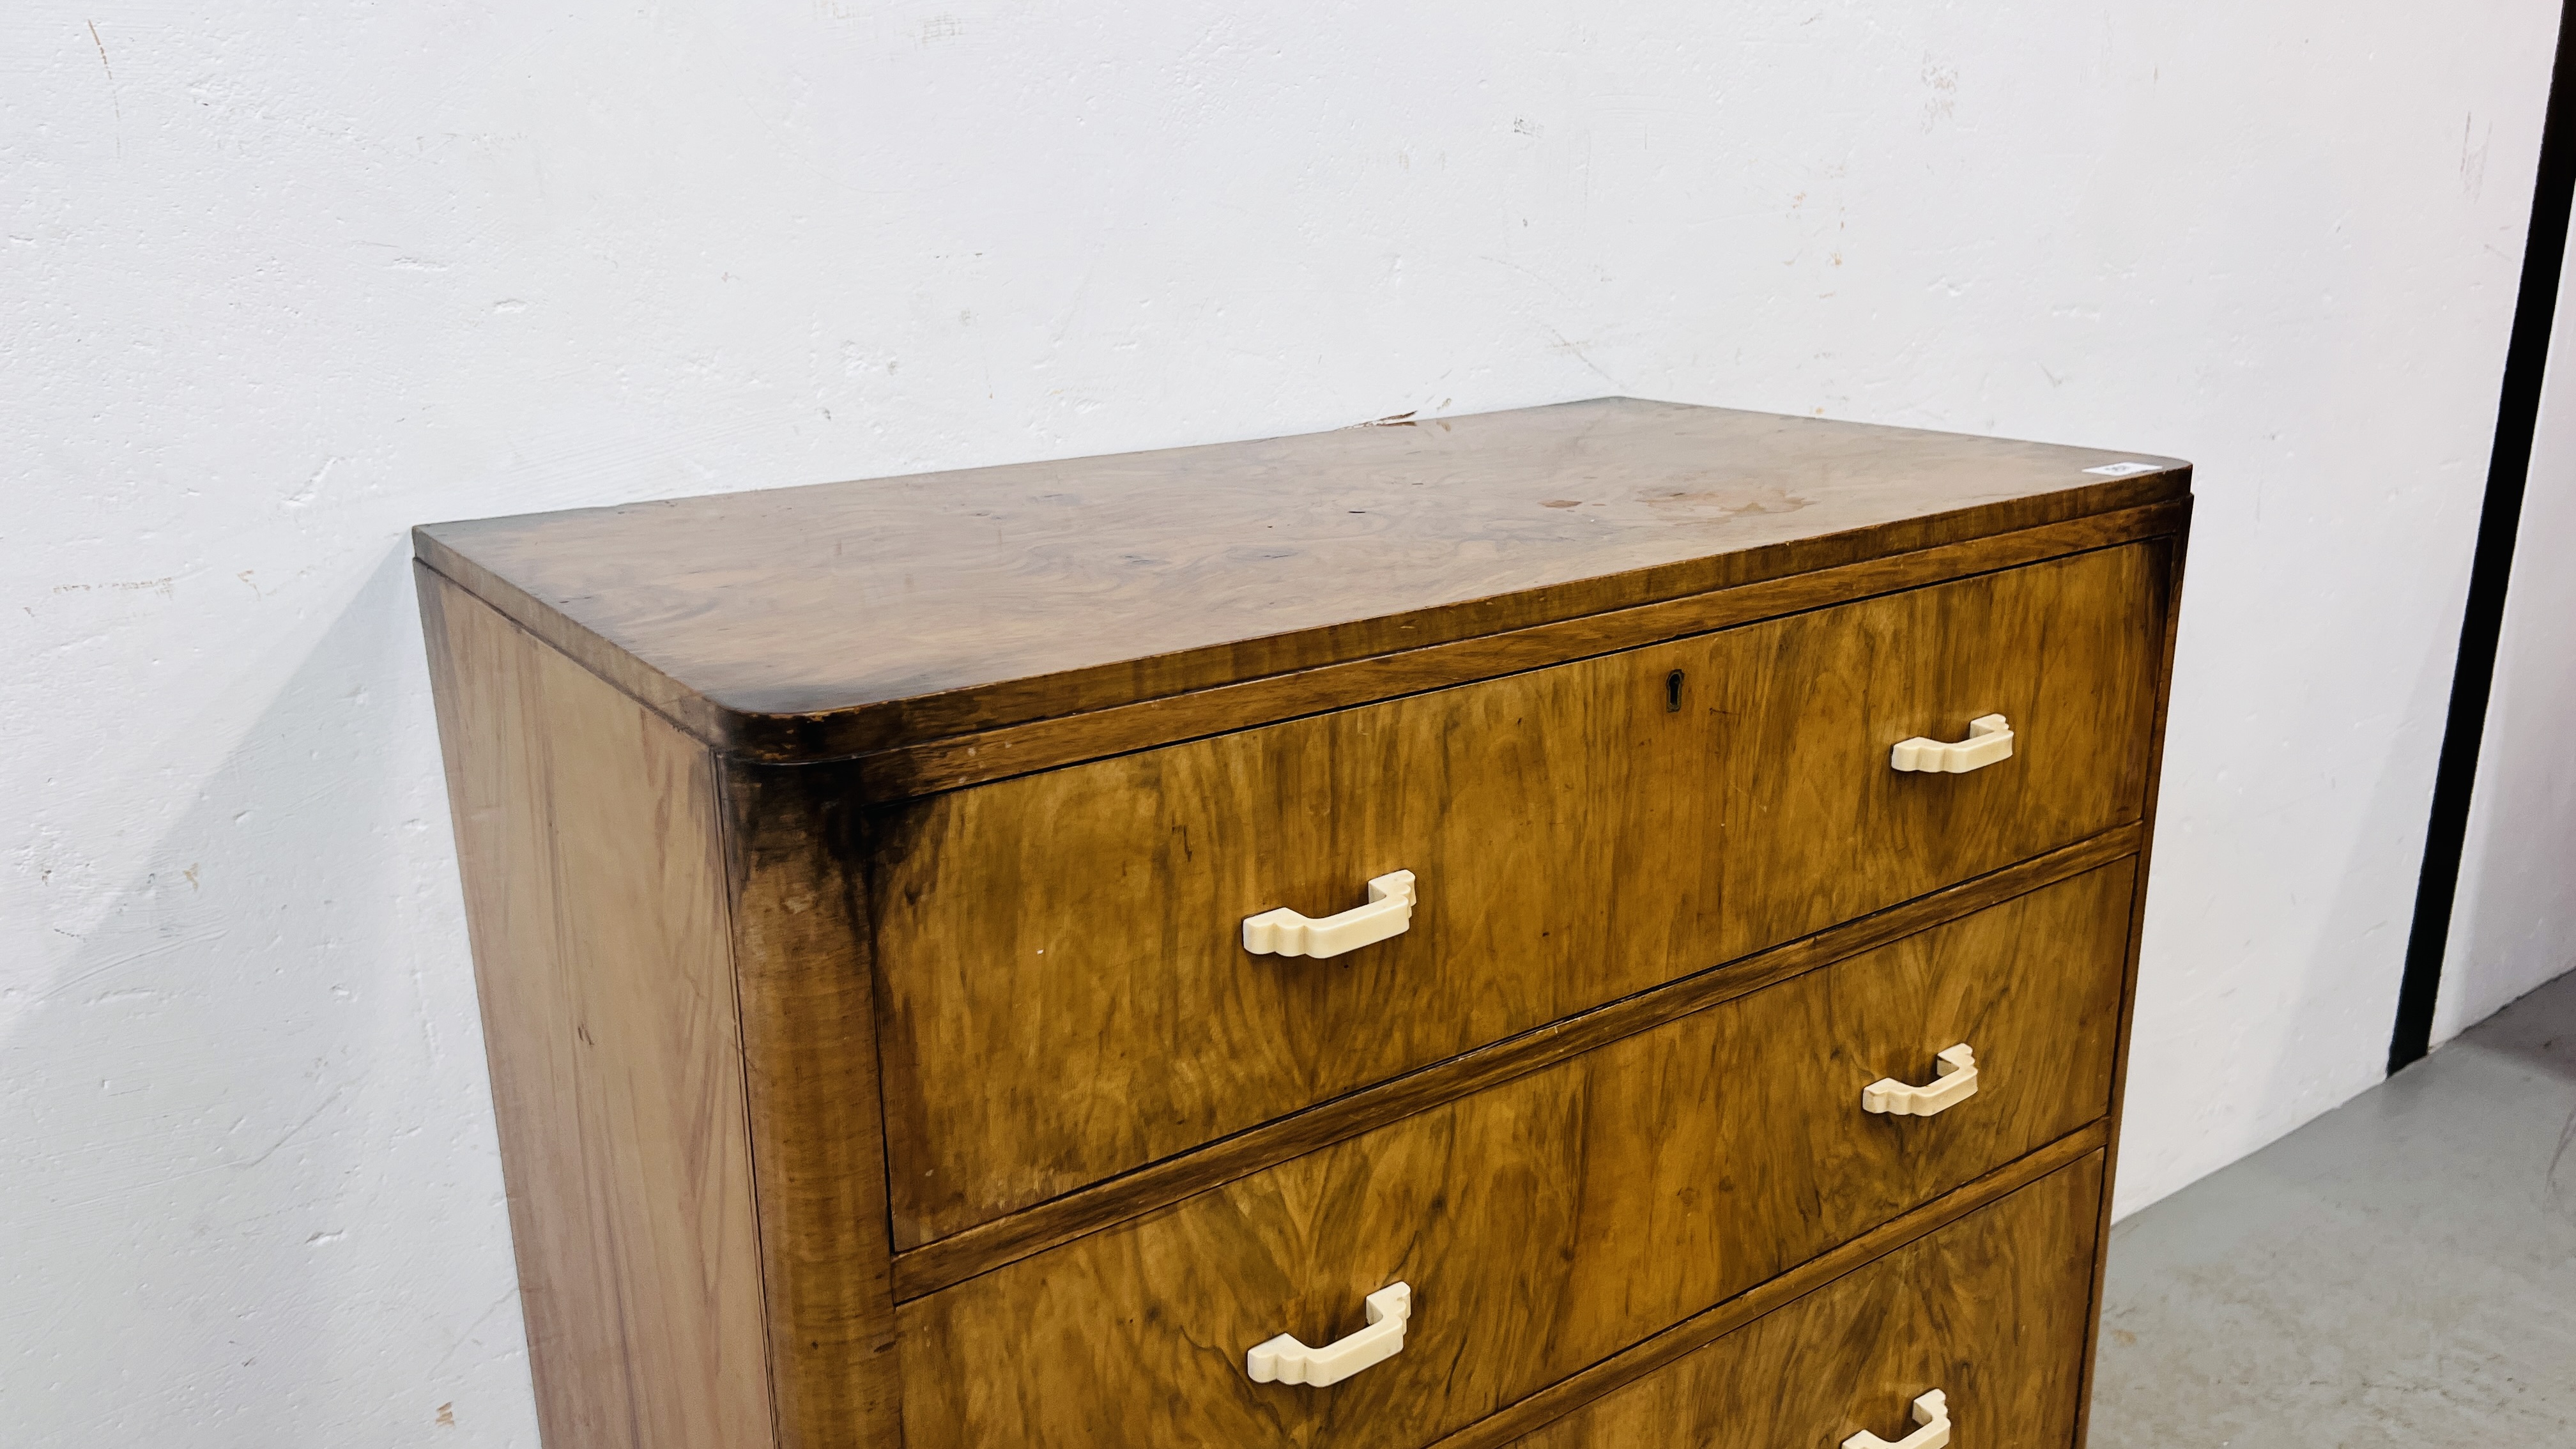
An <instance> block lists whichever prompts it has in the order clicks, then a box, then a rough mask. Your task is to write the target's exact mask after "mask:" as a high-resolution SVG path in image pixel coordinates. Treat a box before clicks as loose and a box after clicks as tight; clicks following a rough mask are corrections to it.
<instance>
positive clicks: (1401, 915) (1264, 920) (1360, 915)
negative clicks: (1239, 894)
mask: <svg viewBox="0 0 2576 1449" xmlns="http://www.w3.org/2000/svg"><path fill="white" fill-rule="evenodd" d="M1368 896H1369V903H1368V904H1367V905H1364V906H1353V907H1351V908H1350V909H1349V910H1347V911H1344V912H1342V913H1341V914H1340V915H1338V916H1326V917H1324V918H1323V919H1322V920H1320V921H1315V920H1309V919H1307V918H1306V917H1304V916H1301V915H1299V914H1297V913H1296V912H1295V911H1292V910H1290V909H1288V908H1287V907H1286V906H1281V907H1280V908H1279V909H1277V910H1275V911H1263V912H1262V913H1261V914H1260V915H1257V916H1246V917H1244V918H1243V949H1245V950H1247V951H1249V952H1251V953H1252V954H1253V955H1255V956H1339V955H1340V954H1342V953H1343V952H1344V951H1356V950H1358V949H1359V948H1360V947H1362V946H1365V945H1368V944H1370V943H1371V942H1373V941H1383V940H1385V939H1386V938H1387V937H1389V936H1401V935H1403V934H1404V932H1405V930H1406V928H1407V927H1410V926H1411V925H1412V924H1413V900H1414V890H1413V872H1411V871H1409V870H1399V871H1392V872H1390V873H1388V874H1386V875H1382V876H1379V877H1378V878H1376V879H1375V880H1372V881H1370V882H1369V883H1368Z"/></svg>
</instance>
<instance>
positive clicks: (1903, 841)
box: [869, 542, 2164, 1249]
mask: <svg viewBox="0 0 2576 1449" xmlns="http://www.w3.org/2000/svg"><path fill="white" fill-rule="evenodd" d="M2162 548H2163V545H2162V544H2161V543H2156V542H2150V543H2145V544H2134V545H2128V546H2124V547H2120V548H2113V549H2105V550H2100V551H2096V552H2093V553H2087V554H2081V555H2076V556H2074V557H2070V558H2065V559H2059V560H2054V561H2051V562H2047V563H2042V564H2037V565H2032V566H2029V567H2025V568H2020V569H2015V570H2011V571H2008V572H2004V573H1998V574H1990V575H1981V576H1978V577H1975V578H1969V579H1963V580H1958V581H1954V582H1951V583H1947V584H1942V585H1938V586H1935V587H1932V588H1927V589H1920V590H1915V591H1911V592H1908V593H1903V594H1895V595H1889V596H1886V597H1883V598H1879V599H1873V600H1869V601H1866V602H1862V603H1857V604H1850V605H1844V606H1842V607H1839V608H1835V609H1830V610H1823V611H1818V612H1815V613H1810V614H1804V615H1799V616H1795V617H1793V618H1790V619H1785V620H1774V621H1771V622H1768V623H1764V624H1759V625H1751V626H1747V627H1745V628H1742V629H1737V630H1728V631H1721V632H1718V633H1714V634H1709V635H1704V636H1700V637H1698V638H1695V639H1689V640H1683V641H1679V642H1676V643H1672V644H1667V645H1660V646H1656V647H1653V648H1647V649H1640V650H1634V651H1629V652H1626V653H1622V654H1617V655H1611V656H1607V657H1604V658H1601V659H1595V660H1589V661H1585V662H1582V663H1577V664H1571V665H1565V666H1560V667H1557V668H1553V669H1547V670H1538V671H1532V672H1530V673H1527V674H1520V675H1514V676H1511V677H1509V678H1506V679H1501V680H1495V681H1490V682H1487V683H1483V684H1479V685H1475V686H1472V687H1467V688H1460V689H1453V690H1444V691H1436V692H1433V693H1429V694H1423V695H1416V696H1411V697H1408V698H1405V699H1400V700H1395V701H1390V702H1388V703H1385V704H1381V705H1374V706H1370V707H1368V708H1365V709H1358V710H1350V711H1344V712H1341V713H1337V714H1332V715H1327V716H1319V717H1316V718H1312V719H1305V720H1298V721H1294V722H1291V723H1287V724H1283V725H1278V726H1273V727H1270V728H1266V729H1260V730H1252V731H1246V732H1243V733H1239V734H1234V735H1228V736H1223V737H1220V738H1217V739H1212V740H1204V741H1199V742H1195V743H1192V744H1188V745H1181V746H1175V747H1172V748H1169V749H1163V750H1156V751H1149V752H1145V753H1141V754H1136V755H1130V756H1124V757H1121V758H1118V759H1115V760H1107V761H1101V762H1098V763H1095V764H1090V765H1084V766H1079V767H1075V768H1072V769H1067V770H1061V771H1055V772H1051V773H1048V774H1044V775H1035V776H1029V777H1026V778H1023V779H1018V780H1012V781H1007V782H1004V783H1001V784H996V785H988V786H980V787H977V788H974V789H970V790H963V791H958V792H955V793H953V794H947V795H940V796H936V797H932V798H930V799H928V800H924V801H920V802H915V803H912V804H910V805H907V806H903V807H899V808H896V809H891V810H883V811H878V812H875V813H873V814H872V815H871V816H870V824H869V832H870V837H871V838H870V845H869V849H870V850H871V852H872V854H873V856H874V864H873V866H872V868H871V870H870V889H871V898H870V910H869V918H870V920H871V922H872V925H873V928H874V930H875V933H876V961H877V971H878V989H879V992H880V1006H879V1013H880V1015H879V1020H880V1023H881V1027H882V1033H883V1041H884V1050H885V1052H886V1056H887V1061H888V1065H889V1070H888V1075H887V1080H886V1092H885V1112H886V1122H887V1133H888V1152H889V1160H890V1162H891V1164H892V1181H893V1191H892V1202H891V1206H892V1210H893V1214H894V1224H895V1242H896V1245H897V1247H898V1248H899V1249H909V1248H913V1247H918V1246H920V1245H921V1244H923V1243H926V1242H929V1241H932V1240H934V1239H937V1238H940V1237H944V1236H946V1235H948V1234H951V1233H955V1232H958V1231H960V1230H962V1229H965V1228H968V1227H971V1226H973V1225H975V1224H978V1223H982V1222H988V1221H991V1220H993V1219H994V1218H997V1217H999V1216H1001V1215H1002V1214H1004V1213H1007V1212H1011V1211H1014V1210H1017V1209H1019V1208H1023V1207H1026V1206H1028V1205H1030V1204H1033V1203H1037V1202H1040V1201H1044V1200H1046V1199H1048V1198H1052V1197H1056V1196H1058V1195H1060V1194H1063V1193H1066V1192H1070V1191H1073V1190H1075V1189H1078V1188H1080V1187H1082V1186H1084V1185H1085V1184H1087V1183H1091V1182H1095V1181H1099V1180H1101V1179H1104V1178H1107V1177H1110V1176H1112V1175H1114V1174H1117V1173H1120V1172H1124V1171H1128V1170H1131V1169H1133V1168H1135V1167H1138V1166H1141V1165H1143V1164H1145V1163H1149V1162H1153V1161H1156V1160H1158V1159H1161V1158H1164V1157H1168V1156H1171V1155H1172V1154H1175V1153H1178V1152H1181V1151H1184V1150H1186V1149H1188V1148H1191V1147H1195V1146H1197V1145H1199V1144H1201V1143H1204V1142H1207V1141H1210V1140H1213V1139H1215V1138H1219V1137H1222V1136H1225V1135H1228V1134H1231V1133H1234V1132H1238V1131H1242V1130H1244V1129H1246V1128H1249V1127H1252V1126H1254V1125H1256V1124H1258V1123H1260V1122H1263V1121H1267V1120H1271V1119H1274V1118H1277V1117H1280V1116H1283V1115H1285V1114H1287V1113H1289V1112H1293V1111H1295V1110H1297V1109H1299V1108H1302V1107H1305V1106H1308V1105H1310V1104H1312V1103H1315V1102H1318V1101H1322V1100H1325V1099H1327V1098H1330V1097H1334V1096H1337V1095H1340V1094H1342V1093H1345V1092H1348V1091H1352V1090H1354V1089H1356V1088H1359V1087H1361V1086H1363V1085H1365V1084H1367V1083H1370V1082H1374V1081H1380V1080H1384V1079H1387V1078H1390V1077H1393V1076H1396V1075H1398V1074H1401V1073H1403V1072H1406V1071H1410V1070H1413V1069H1416V1068H1419V1067H1421V1066H1423V1065H1425V1064H1427V1063H1430V1062H1434V1061H1439V1060H1442V1059H1445V1058H1448V1057H1452V1056H1456V1055H1458V1054H1460V1053H1462V1052H1465V1051H1469V1050H1472V1049H1474V1048H1476V1047H1478V1046H1481V1045H1484V1044H1486V1043H1489V1042H1493V1041H1496V1040H1499V1039H1501V1038H1504V1037H1507V1036H1511V1035H1513V1034H1516V1033H1518V1032H1523V1031H1527V1030H1530V1029H1532V1028H1535V1027H1537V1026H1539V1025H1542V1024H1544V1023H1546V1022H1550V1021H1554V1020H1558V1019H1560V1018H1562V1017H1565V1016H1568V1015H1571V1014H1573V1013H1576V1012H1579V1011H1583V1010H1586V1009H1589V1008H1591V1007H1593V1006H1596V1005H1599V1004H1601V1003H1602V1002H1605V1001H1609V1000H1614V999H1616V998H1619V997H1622V996H1626V995H1629V994H1632V993H1634V992H1638V991H1642V990H1646V989H1649V988H1651V987H1654V986H1657V985H1659V984H1661V983H1663V982H1666V981H1670V980H1673V979H1675V978H1677V977H1679V976H1682V975H1685V974H1688V973H1690V972H1694V971H1698V970H1701V969H1704V968H1705V967H1707V966H1709V965H1711V964H1713V963H1716V962H1719V961H1724V960H1728V959H1731V958H1734V957H1738V956H1742V955H1745V954H1748V953H1750V952H1752V951H1755V950H1758V949H1761V948H1763V947H1767V946H1770V945H1773V944H1776V943H1778V942H1780V941H1784V940H1788V939H1792V938H1794V937H1798V936H1802V935H1805V934H1808V933H1810V932H1812V931H1815V930H1817V929H1820V928H1822V927H1824V926H1827V925H1830V924H1832V923H1834V922H1835V921H1837V920H1844V919H1850V918H1854V917H1857V916H1861V915H1866V914H1868V913H1870V912H1872V911H1876V910H1879V909H1882V908H1884V907H1886V906H1889V905H1893V904H1895V903H1896V902H1898V901H1900V900H1904V899H1907V898H1910V897H1914V896H1918V895H1922V894H1924V893H1926V892H1929V891H1931V890H1934V889H1937V888H1939V887H1941V886H1944V885H1947V884H1950V883H1952V882H1954V881H1958V880H1963V879H1967V878H1970V877H1973V876H1976V875H1979V874H1983V873H1985V872H1987V871H1990V870H1994V869H1997V868H2000V867H2002V866H2005V865H2008V864H2010V863H2012V862H2013V861H2016V860H2021V859H2026V858H2029V857H2031V856H2034V855H2038V854H2041V853H2043V852H2045V851H2048V850H2051V849H2055V848H2059V847H2062V846H2065V845H2067V844H2070V843H2072V842H2074V841H2077V840H2081V839H2084V838H2086V837H2088V836H2091V835H2094V834H2097V833H2099V832H2101V831H2103V830H2106V829H2109V828H2112V827H2114V826H2116V825H2118V824H2121V823H2123V822H2125V821H2128V820H2132V819H2135V818H2136V815H2137V811H2138V808H2139V801H2138V795H2139V792H2140V789H2141V787H2142V781H2143V768H2144V744H2145V738H2146V723H2147V720H2148V717H2149V714H2150V712H2151V710H2152V707H2153V700H2154V697H2155V696H2154V691H2155V681H2154V678H2153V675H2152V667H2153V653H2152V641H2153V640H2154V639H2155V638H2156V637H2157V636H2158V632H2159V630H2158V624H2159V621H2160V603H2159V597H2160V586H2161V584H2162V581H2163V578H2164V572H2163V558H2164V555H2163V553H2162V552H2161V551H2160V550H2161V549H2162ZM1676 670H1678V671H1680V672H1681V673H1682V676H1683V684H1682V685H1681V693H1680V695H1679V698H1678V703H1679V705H1680V708H1678V709H1675V708H1672V707H1671V706H1672V704H1673V703H1674V702H1675V701H1674V700H1672V699H1670V698H1668V682H1669V679H1670V676H1671V675H1672V673H1673V672H1674V671H1676ZM1991 711H2002V712H2004V713H2006V714H2007V715H2009V716H2010V717H2011V718H2012V719H2013V721H2014V723H2015V727H2016V729H2017V730H2018V731H2019V732H2020V733H2021V735H2022V738H2023V744H2022V745H2021V747H2020V750H2019V753H2017V755H2016V756H2015V758H2013V759H2012V760H2010V761H2007V762H2005V763H2004V764H2003V765H2001V766H1998V767H1994V768H1990V769H1987V770H1983V771H1980V772H1978V773H1976V774H1973V775H1967V776H1941V777H1934V776H1919V775H1901V774H1898V773H1896V772H1894V771H1892V770H1890V769H1889V768H1888V767H1887V764H1886V751H1887V748H1888V746H1889V745H1891V744H1893V743H1894V742H1895V741H1896V740H1898V739H1902V738H1905V737H1907V736H1908V735H1913V734H1919V733H1935V734H1940V735H1941V737H1944V738H1950V737H1956V736H1957V735H1958V734H1960V733H1961V732H1962V731H1963V729H1964V726H1965V724H1966V722H1967V720H1968V719H1970V718H1972V717H1974V716H1976V715H1980V714H1984V713H1988V712H1991ZM1739 843H1740V844H1739ZM1399 869H1404V870H1412V871H1414V872H1415V873H1416V874H1417V876H1418V878H1419V881H1420V887H1421V891H1422V902H1421V905H1420V906H1419V907H1418V908H1417V910H1416V912H1415V916H1414V924H1413V927H1412V929H1411V930H1410V931H1408V932H1407V933H1406V934H1405V935H1402V936H1399V937H1396V938H1394V939H1392V940H1390V941H1386V942H1383V943H1381V944H1379V945H1375V946H1371V947H1368V948H1365V949H1363V950H1361V951H1358V952H1355V953H1353V954H1352V955H1349V956H1346V957H1341V958H1337V959H1334V960H1331V961H1326V962H1314V961H1306V960H1302V959H1286V958H1278V957H1252V956H1248V955H1246V954H1245V953H1244V952H1243V951H1242V949H1241V945H1240V942H1239V939H1238V933H1237V930H1236V927H1237V923H1239V922H1240V921H1241V920H1242V919H1243V918H1244V917H1245V916H1247V915H1251V914H1253V913H1255V912H1257V911H1261V910H1266V909H1268V908H1270V907H1272V906H1277V905H1291V906H1295V907H1296V908H1298V909H1300V910H1304V911H1306V912H1308V913H1309V914H1318V915H1320V914H1324V913H1327V912H1331V911H1336V910H1341V909H1345V908H1347V907H1348V906H1351V905H1355V904H1357V903H1358V902H1359V899H1360V887H1361V883H1362V882H1364V881H1366V880H1367V879H1368V878H1369V877H1371V876H1374V875H1378V874H1380V873H1383V872H1386V871H1390V870H1399ZM994 901H1008V902H1010V903H1011V909H1010V910H1007V911H997V910H993V909H990V905H989V903H991V902H994Z"/></svg>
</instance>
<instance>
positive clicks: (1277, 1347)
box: [1243, 1283, 1413, 1389]
mask: <svg viewBox="0 0 2576 1449" xmlns="http://www.w3.org/2000/svg"><path fill="white" fill-rule="evenodd" d="M1363 1301H1365V1302H1366V1303H1367V1304H1368V1327H1366V1328H1363V1329H1361V1330H1360V1331H1359V1332H1357V1333H1354V1334H1352V1335H1350V1336H1349V1337H1348V1338H1337V1339H1334V1340H1333V1341H1332V1342H1331V1343H1328V1344H1325V1345H1324V1346H1323V1347H1322V1348H1308V1347H1307V1346H1306V1345H1304V1344H1302V1343H1299V1342H1298V1341H1297V1340H1296V1338H1295V1336H1294V1335H1291V1334H1285V1333H1283V1334H1281V1335H1279V1336H1278V1337H1277V1338H1274V1339H1272V1340H1270V1341H1269V1342H1268V1343H1265V1344H1262V1345H1260V1346H1259V1347H1257V1348H1255V1349H1253V1350H1252V1351H1251V1352H1250V1353H1247V1354H1245V1355H1244V1356H1243V1371H1244V1372H1245V1373H1247V1374H1250V1375H1251V1376H1252V1381H1253V1382H1254V1383H1256V1384H1305V1385H1307V1386H1309V1387H1311V1388H1318V1389H1320V1388H1323V1387H1325V1386H1326V1385H1329V1384H1338V1383H1340V1382H1341V1381H1342V1380H1344V1379H1346V1378H1349V1377H1350V1376H1351V1375H1353V1374H1355V1373H1358V1372H1359V1371H1360V1370H1361V1369H1364V1368H1367V1367H1368V1366H1369V1365H1371V1364H1378V1363H1384V1362H1386V1361H1387V1360H1388V1359H1391V1358H1393V1357H1395V1356H1396V1355H1397V1354H1399V1353H1402V1352H1403V1351H1404V1321H1405V1320H1406V1319H1408V1318H1411V1317H1412V1316H1413V1287H1412V1285H1411V1284H1407V1283H1389V1284H1388V1285H1386V1286H1385V1287H1383V1288H1380V1289H1379V1290H1377V1291H1376V1292H1375V1293H1372V1294H1370V1295H1369V1296H1368V1297H1367V1298H1366V1299H1365V1300H1363Z"/></svg>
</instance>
